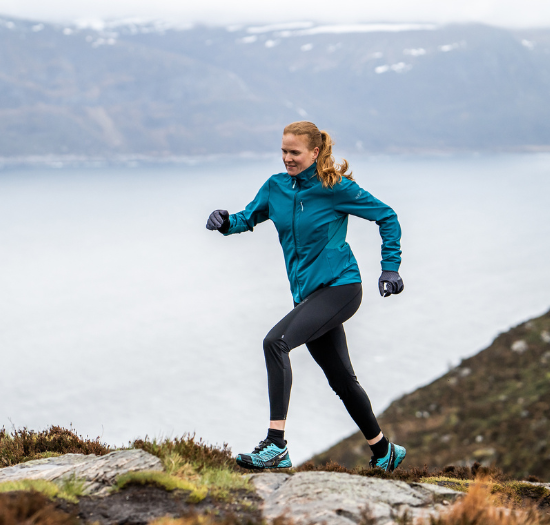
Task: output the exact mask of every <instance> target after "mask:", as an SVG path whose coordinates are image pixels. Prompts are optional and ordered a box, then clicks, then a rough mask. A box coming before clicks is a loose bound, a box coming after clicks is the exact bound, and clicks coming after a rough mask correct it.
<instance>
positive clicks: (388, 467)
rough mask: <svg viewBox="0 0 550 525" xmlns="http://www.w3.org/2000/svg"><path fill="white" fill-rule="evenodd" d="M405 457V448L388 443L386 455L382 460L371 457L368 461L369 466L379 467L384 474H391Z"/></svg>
mask: <svg viewBox="0 0 550 525" xmlns="http://www.w3.org/2000/svg"><path fill="white" fill-rule="evenodd" d="M406 455H407V451H406V449H405V447H401V446H399V445H395V444H394V443H390V445H389V446H388V452H387V454H386V455H385V456H384V457H383V458H377V457H375V456H372V457H371V458H370V461H369V466H371V467H380V468H381V469H384V470H385V471H386V472H392V471H393V470H394V469H396V468H397V467H398V466H399V464H400V463H401V462H402V461H403V460H404V459H405V456H406Z"/></svg>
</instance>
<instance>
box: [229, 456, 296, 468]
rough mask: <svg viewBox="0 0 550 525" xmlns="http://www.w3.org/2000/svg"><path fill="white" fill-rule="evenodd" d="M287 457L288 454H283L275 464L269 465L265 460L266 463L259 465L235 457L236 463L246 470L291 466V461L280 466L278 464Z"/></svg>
mask: <svg viewBox="0 0 550 525" xmlns="http://www.w3.org/2000/svg"><path fill="white" fill-rule="evenodd" d="M287 458H288V454H287V455H286V456H284V457H283V458H282V459H281V460H280V461H279V462H278V463H277V464H276V465H269V462H267V464H266V465H264V466H263V467H260V466H258V465H254V464H253V463H248V462H247V461H242V460H241V459H239V458H238V457H237V459H236V461H237V465H239V466H240V467H242V468H246V469H248V470H265V469H278V468H279V469H285V468H291V467H292V463H291V464H290V465H285V466H284V467H281V466H280V464H281V463H282V462H283V461H285V460H286V459H287Z"/></svg>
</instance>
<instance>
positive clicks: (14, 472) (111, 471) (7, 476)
mask: <svg viewBox="0 0 550 525" xmlns="http://www.w3.org/2000/svg"><path fill="white" fill-rule="evenodd" d="M139 470H163V468H162V464H161V462H160V459H159V458H157V457H156V456H153V455H151V454H149V453H148V452H145V451H144V450H141V449H133V450H117V451H115V452H111V453H109V454H106V455H105V456H95V455H94V454H90V455H84V454H65V455H63V456H58V457H53V458H44V459H36V460H33V461H27V462H26V463H21V464H19V465H14V466H13V467H6V468H2V469H0V483H2V482H3V481H17V480H21V479H45V480H48V481H53V482H55V483H58V482H59V483H62V482H63V481H64V480H67V479H77V480H82V481H83V482H84V493H85V494H89V495H106V494H107V493H108V491H109V488H110V487H111V486H112V485H114V483H115V481H116V477H117V476H119V475H120V474H125V473H126V472H135V471H139Z"/></svg>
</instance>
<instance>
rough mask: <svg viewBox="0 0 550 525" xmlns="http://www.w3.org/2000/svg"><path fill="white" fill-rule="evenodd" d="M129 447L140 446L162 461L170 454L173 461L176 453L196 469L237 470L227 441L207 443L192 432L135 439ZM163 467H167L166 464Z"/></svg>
mask: <svg viewBox="0 0 550 525" xmlns="http://www.w3.org/2000/svg"><path fill="white" fill-rule="evenodd" d="M130 448H141V449H143V450H145V451H146V452H149V453H150V454H153V455H154V456H157V457H159V458H160V459H161V460H162V461H163V463H165V459H168V458H169V457H170V456H172V461H173V459H174V457H175V456H174V454H177V455H178V456H179V457H180V458H181V459H182V460H183V463H189V464H191V465H192V466H193V468H194V469H195V470H196V471H200V470H202V469H205V468H209V467H210V468H221V469H229V470H235V471H236V470H238V467H237V466H236V464H235V459H234V458H233V457H232V456H231V449H230V448H229V446H228V445H227V443H224V444H223V446H222V447H221V448H220V447H216V446H214V445H208V444H207V443H205V442H204V441H203V440H202V439H200V438H199V439H196V437H195V435H194V434H184V435H183V436H182V437H181V438H174V439H164V440H161V441H157V440H156V439H153V440H150V439H148V438H147V437H146V438H145V439H136V440H135V441H134V442H133V443H132V445H131V447H130ZM165 467H167V465H166V464H165Z"/></svg>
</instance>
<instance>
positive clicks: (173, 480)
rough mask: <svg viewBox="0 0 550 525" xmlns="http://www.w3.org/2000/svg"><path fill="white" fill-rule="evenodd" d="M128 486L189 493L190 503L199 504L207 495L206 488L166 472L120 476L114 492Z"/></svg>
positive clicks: (148, 471)
mask: <svg viewBox="0 0 550 525" xmlns="http://www.w3.org/2000/svg"><path fill="white" fill-rule="evenodd" d="M129 485H153V486H156V487H159V488H162V489H164V490H167V491H169V492H171V491H173V490H185V491H188V492H189V493H190V494H189V496H188V501H189V502H190V503H199V502H200V501H202V500H203V499H204V498H205V497H206V495H207V493H208V488H207V487H205V486H201V485H198V484H196V483H193V482H192V481H189V480H185V479H181V478H178V477H176V476H173V475H171V474H168V473H166V472H159V471H153V470H143V471H140V472H127V473H126V474H122V475H120V476H118V477H117V480H116V483H115V487H114V488H115V490H121V489H123V488H124V487H127V486H129Z"/></svg>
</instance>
